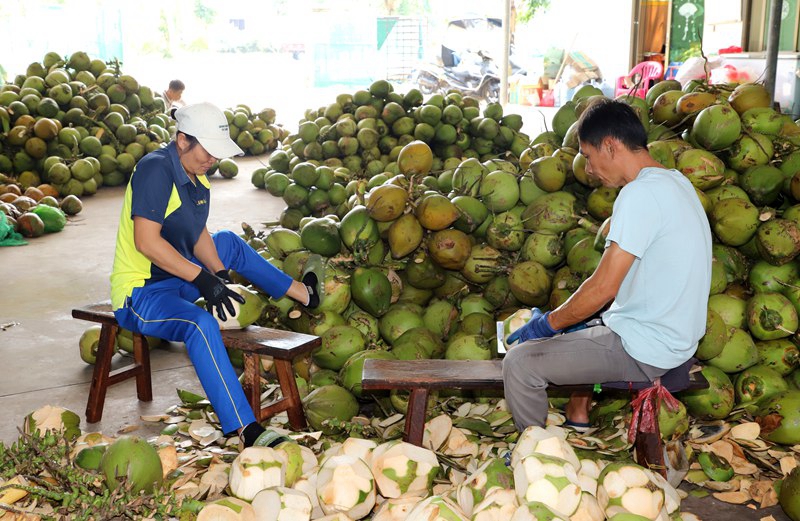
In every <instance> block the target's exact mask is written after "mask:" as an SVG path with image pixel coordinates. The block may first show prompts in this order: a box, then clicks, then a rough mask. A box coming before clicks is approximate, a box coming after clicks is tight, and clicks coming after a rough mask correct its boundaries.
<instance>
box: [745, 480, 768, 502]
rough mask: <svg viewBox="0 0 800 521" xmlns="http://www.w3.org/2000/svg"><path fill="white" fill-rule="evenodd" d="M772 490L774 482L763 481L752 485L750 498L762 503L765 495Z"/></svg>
mask: <svg viewBox="0 0 800 521" xmlns="http://www.w3.org/2000/svg"><path fill="white" fill-rule="evenodd" d="M771 488H772V481H767V480H761V481H756V482H755V483H753V484H752V485H750V490H749V491H748V492H749V493H750V497H752V498H753V501H756V502H758V503H760V502H761V498H763V497H764V494H766V493H767V491H768V490H770V489H771Z"/></svg>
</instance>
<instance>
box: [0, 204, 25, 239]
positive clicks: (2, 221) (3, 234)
mask: <svg viewBox="0 0 800 521" xmlns="http://www.w3.org/2000/svg"><path fill="white" fill-rule="evenodd" d="M25 244H28V242H27V241H26V240H25V239H23V238H22V235H20V234H18V233H17V232H15V231H14V227H13V226H11V225H10V224H8V219H6V214H4V213H3V212H0V246H23V245H25Z"/></svg>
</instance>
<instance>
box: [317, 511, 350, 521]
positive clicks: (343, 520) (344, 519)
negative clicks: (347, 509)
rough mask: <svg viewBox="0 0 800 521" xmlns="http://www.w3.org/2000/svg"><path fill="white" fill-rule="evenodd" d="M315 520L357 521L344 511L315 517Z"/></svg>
mask: <svg viewBox="0 0 800 521" xmlns="http://www.w3.org/2000/svg"><path fill="white" fill-rule="evenodd" d="M314 521H355V520H354V519H353V518H352V517H350V516H348V515H347V514H345V513H344V512H337V513H335V514H331V515H329V516H322V517H315V518H314Z"/></svg>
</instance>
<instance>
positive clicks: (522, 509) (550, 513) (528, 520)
mask: <svg viewBox="0 0 800 521" xmlns="http://www.w3.org/2000/svg"><path fill="white" fill-rule="evenodd" d="M542 520H547V521H569V516H566V515H564V514H562V513H560V512H558V511H557V510H555V509H553V508H550V507H548V506H547V505H545V504H544V503H540V502H538V501H531V502H530V503H525V504H522V505H520V506H519V508H517V510H516V511H514V515H513V516H511V521H542Z"/></svg>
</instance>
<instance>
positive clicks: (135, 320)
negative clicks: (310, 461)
mask: <svg viewBox="0 0 800 521" xmlns="http://www.w3.org/2000/svg"><path fill="white" fill-rule="evenodd" d="M175 119H176V120H177V122H178V128H177V134H176V136H175V140H174V141H172V142H171V143H170V144H169V145H168V146H166V147H164V148H162V149H160V150H156V151H154V152H151V153H149V154H147V155H146V156H145V157H144V158H142V160H141V161H140V162H139V163H138V164H137V166H136V169H135V170H134V172H133V174H131V179H130V182H129V183H128V188H127V190H126V191H125V201H124V204H123V208H122V215H121V216H120V225H119V230H118V232H117V244H116V253H115V257H114V268H113V271H112V274H111V303H112V306H113V309H114V316H115V317H116V319H117V321H118V322H119V324H120V326H121V327H123V328H125V329H129V330H131V331H134V332H136V333H142V334H145V335H149V336H154V337H158V338H163V339H165V340H169V341H174V342H184V343H185V344H186V349H187V351H188V353H189V358H191V360H192V363H193V364H194V367H195V371H196V372H197V376H198V378H199V379H200V383H201V384H202V385H203V389H204V390H205V392H206V395H207V396H208V399H209V401H210V402H211V404H212V406H213V407H214V410H215V411H216V413H217V415H218V416H219V419H220V423H221V425H222V430H223V431H224V432H225V433H230V432H238V433H239V434H240V436H241V437H242V440H243V442H244V445H245V446H250V445H253V444H254V443H256V440H257V438H258V436H259V435H260V434H261V433H263V432H264V429H263V428H262V427H261V426H260V425H259V424H258V423H257V422H256V420H255V416H254V414H253V411H252V409H251V408H250V404H249V403H248V401H247V399H246V397H245V394H244V392H243V390H242V387H241V385H240V384H239V381H238V380H237V377H236V373H235V371H234V369H233V367H232V365H231V362H230V359H229V358H228V354H227V352H226V350H225V346H224V345H223V343H222V335H221V334H220V329H219V324H218V323H217V321H216V319H215V318H214V316H213V315H212V312H216V314H217V316H218V317H219V318H220V319H222V320H225V319H226V317H227V315H226V310H227V313H228V314H230V315H231V316H233V315H234V314H235V309H234V306H233V303H232V302H231V299H234V300H237V301H239V302H244V299H243V298H242V297H241V296H240V295H239V294H237V293H235V292H233V291H231V290H230V289H229V288H228V287H227V286H226V285H225V283H226V282H230V276H229V273H228V270H229V269H233V270H235V271H236V272H237V273H240V274H241V275H242V276H244V277H245V278H247V280H249V281H251V282H252V283H253V284H255V285H257V286H258V287H260V288H261V289H263V290H264V291H266V292H267V293H268V294H269V295H271V296H273V297H275V298H279V297H282V296H284V295H287V296H289V297H291V298H293V299H295V300H297V301H298V302H301V303H302V304H304V305H306V306H308V307H309V308H314V307H317V306H318V305H319V295H320V287H319V286H320V284H321V283H322V282H323V281H320V280H318V278H317V276H316V275H315V274H314V273H313V272H311V273H308V274H306V275H305V276H304V278H303V281H302V282H300V281H295V280H292V278H291V277H289V276H288V275H286V274H285V273H283V272H282V271H280V270H278V269H277V268H275V267H274V266H272V265H271V264H270V263H269V262H267V261H266V260H264V258H262V257H261V256H260V255H259V254H258V253H256V251H255V250H253V248H251V247H250V246H249V245H248V244H247V243H245V242H244V241H243V240H242V239H241V238H240V237H239V236H238V235H236V234H235V233H233V232H230V231H227V230H223V231H220V232H217V233H215V234H213V235H212V234H211V233H209V231H208V229H207V228H206V221H207V220H208V214H209V202H210V196H211V191H210V189H211V185H210V183H209V181H208V179H207V178H206V172H207V171H208V169H209V168H211V166H212V165H213V164H214V162H216V161H218V160H219V159H222V158H226V157H230V156H235V155H241V154H243V152H242V150H241V149H240V148H239V147H238V146H237V145H236V143H234V142H233V141H232V140H231V138H230V135H229V133H228V121H227V119H226V118H225V114H223V112H222V111H221V110H220V109H219V108H217V107H216V106H214V105H212V104H211V103H198V104H194V105H187V106H185V107H181V108H179V109H178V110H177V111H176V112H175ZM200 297H203V298H204V299H205V301H206V309H205V310H204V309H202V308H200V307H198V306H196V305H195V304H194V302H195V301H196V300H197V299H198V298H200Z"/></svg>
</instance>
